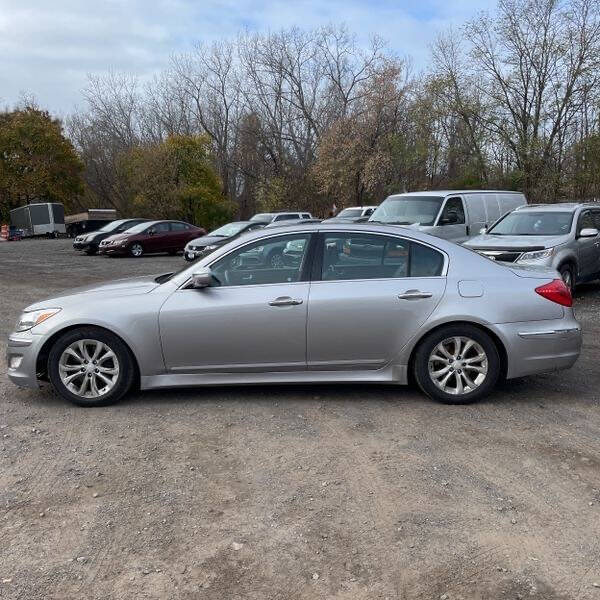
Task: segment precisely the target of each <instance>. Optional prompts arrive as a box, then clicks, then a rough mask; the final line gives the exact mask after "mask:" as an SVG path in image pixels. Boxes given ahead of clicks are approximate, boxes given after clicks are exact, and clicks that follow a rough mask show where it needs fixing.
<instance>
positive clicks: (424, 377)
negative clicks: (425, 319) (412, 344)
mask: <svg viewBox="0 0 600 600" xmlns="http://www.w3.org/2000/svg"><path fill="white" fill-rule="evenodd" d="M414 375H415V379H416V380H417V383H418V384H419V387H420V388H421V389H422V390H423V392H425V393H426V394H427V395H428V396H430V397H431V398H433V399H434V400H438V401H439V402H443V403H445V404H470V403H472V402H476V401H477V400H480V399H481V398H483V397H485V396H487V395H488V394H489V393H490V391H491V390H492V388H493V387H494V385H495V384H496V381H497V380H498V377H499V376H500V357H499V354H498V349H497V348H496V344H495V343H494V341H493V340H492V338H491V337H490V336H489V335H488V334H487V333H485V332H484V331H482V330H481V329H479V328H478V327H474V326H473V325H468V324H464V325H462V324H461V325H448V326H445V327H441V328H440V329H438V330H436V331H434V332H432V333H431V334H429V335H428V336H427V337H426V338H425V339H424V340H423V341H422V342H421V343H420V345H419V347H418V349H417V352H416V354H415V360H414Z"/></svg>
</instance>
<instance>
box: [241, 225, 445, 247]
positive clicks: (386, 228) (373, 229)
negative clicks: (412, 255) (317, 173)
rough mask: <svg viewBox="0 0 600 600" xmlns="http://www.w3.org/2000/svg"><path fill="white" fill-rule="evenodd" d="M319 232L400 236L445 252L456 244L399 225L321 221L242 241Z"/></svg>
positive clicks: (250, 235)
mask: <svg viewBox="0 0 600 600" xmlns="http://www.w3.org/2000/svg"><path fill="white" fill-rule="evenodd" d="M319 231H331V232H336V231H340V232H345V231H351V232H354V233H381V234H384V235H401V236H402V237H406V238H410V239H414V240H415V241H422V242H425V243H426V244H431V245H433V246H436V247H437V248H439V249H440V250H444V251H446V252H448V251H452V249H453V248H455V247H456V244H454V243H453V242H449V241H447V240H444V239H442V238H439V237H437V236H433V235H430V234H428V233H424V232H422V231H418V230H417V229H413V228H412V227H403V226H401V225H392V224H387V223H374V222H368V221H367V222H364V223H354V222H347V223H330V222H328V221H321V222H320V223H305V224H302V223H301V221H297V222H294V223H290V224H287V223H286V225H285V226H281V227H273V228H270V227H263V228H262V229H259V230H257V231H251V232H249V233H247V234H246V235H245V236H244V239H245V240H247V241H251V240H253V239H260V238H262V237H264V236H266V235H268V234H270V235H285V234H292V233H311V232H314V233H316V232H319Z"/></svg>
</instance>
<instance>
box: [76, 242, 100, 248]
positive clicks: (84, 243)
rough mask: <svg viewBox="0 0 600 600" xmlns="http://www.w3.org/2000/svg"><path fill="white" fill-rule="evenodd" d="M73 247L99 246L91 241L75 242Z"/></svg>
mask: <svg viewBox="0 0 600 600" xmlns="http://www.w3.org/2000/svg"><path fill="white" fill-rule="evenodd" d="M73 248H75V250H89V249H90V248H97V245H96V244H93V243H91V242H77V241H75V242H73Z"/></svg>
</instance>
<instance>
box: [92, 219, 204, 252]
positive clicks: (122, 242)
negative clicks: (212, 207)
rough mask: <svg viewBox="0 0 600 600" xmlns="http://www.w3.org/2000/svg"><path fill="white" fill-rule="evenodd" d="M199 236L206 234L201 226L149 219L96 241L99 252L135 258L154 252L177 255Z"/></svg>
mask: <svg viewBox="0 0 600 600" xmlns="http://www.w3.org/2000/svg"><path fill="white" fill-rule="evenodd" d="M201 235H206V231H205V230H204V229H202V228H200V227H196V226H194V225H190V224H189V223H184V222H182V221H150V222H148V223H140V224H139V225H136V226H135V227H132V228H131V229H128V230H127V231H124V232H123V233H119V234H117V235H111V236H110V237H108V238H106V239H105V240H104V241H102V242H101V243H100V254H110V255H129V256H133V257H135V258H139V257H140V256H142V255H143V254H153V253H156V252H168V253H169V254H177V252H181V251H182V250H183V249H184V247H185V245H186V244H187V243H188V242H189V241H190V240H193V239H195V238H198V237H200V236H201Z"/></svg>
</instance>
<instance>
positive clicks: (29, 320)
mask: <svg viewBox="0 0 600 600" xmlns="http://www.w3.org/2000/svg"><path fill="white" fill-rule="evenodd" d="M57 312H60V308H42V309H40V310H31V311H28V312H24V313H23V314H22V315H21V316H20V317H19V320H18V322H17V327H16V329H15V331H27V330H28V329H31V328H32V327H35V326H36V325H39V324H40V323H43V322H44V321H46V320H47V319H49V318H50V317H53V316H54V315H55V314H56V313H57Z"/></svg>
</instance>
